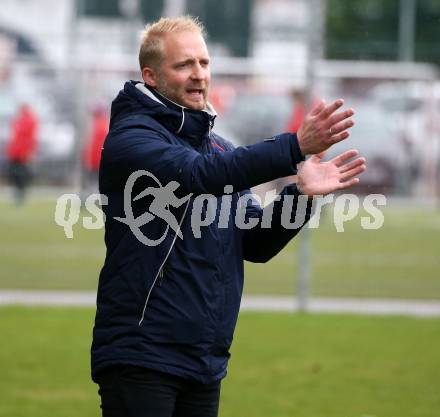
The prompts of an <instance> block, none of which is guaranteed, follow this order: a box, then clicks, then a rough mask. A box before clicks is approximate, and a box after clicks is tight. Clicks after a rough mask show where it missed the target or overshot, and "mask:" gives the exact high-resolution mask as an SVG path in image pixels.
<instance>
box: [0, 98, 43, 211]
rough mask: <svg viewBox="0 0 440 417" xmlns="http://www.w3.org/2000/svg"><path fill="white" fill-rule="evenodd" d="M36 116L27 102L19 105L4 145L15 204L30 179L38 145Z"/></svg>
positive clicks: (21, 198) (18, 201) (22, 199)
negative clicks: (31, 165)
mask: <svg viewBox="0 0 440 417" xmlns="http://www.w3.org/2000/svg"><path fill="white" fill-rule="evenodd" d="M37 135H38V118H37V115H36V114H35V113H34V111H33V110H32V108H31V107H30V106H29V105H28V104H23V105H21V106H20V108H19V110H18V113H17V115H16V117H14V119H13V120H12V123H11V134H10V138H9V141H8V144H7V147H6V158H7V160H8V162H9V177H10V180H11V182H12V184H13V186H14V200H15V203H16V204H17V205H21V204H22V203H23V202H24V198H25V194H26V189H27V188H28V186H29V183H30V182H31V179H32V173H31V170H30V167H29V164H30V163H31V161H32V159H33V158H34V157H35V154H36V152H37V147H38V140H37Z"/></svg>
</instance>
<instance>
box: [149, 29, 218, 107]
mask: <svg viewBox="0 0 440 417" xmlns="http://www.w3.org/2000/svg"><path fill="white" fill-rule="evenodd" d="M162 46H163V59H162V62H161V63H160V65H159V67H158V68H157V70H156V71H153V74H154V75H153V78H154V81H155V84H156V85H153V87H155V88H156V89H157V90H158V91H159V92H160V93H161V94H163V95H164V96H165V97H167V98H168V99H170V100H171V101H174V102H175V103H177V104H180V105H181V106H185V107H188V108H190V109H194V110H203V109H205V107H206V103H207V98H208V89H209V82H210V79H211V72H210V68H209V54H208V49H207V47H206V44H205V41H204V39H203V37H202V35H201V34H200V33H197V32H191V31H186V32H179V33H169V34H167V35H166V36H165V38H164V40H163V45H162Z"/></svg>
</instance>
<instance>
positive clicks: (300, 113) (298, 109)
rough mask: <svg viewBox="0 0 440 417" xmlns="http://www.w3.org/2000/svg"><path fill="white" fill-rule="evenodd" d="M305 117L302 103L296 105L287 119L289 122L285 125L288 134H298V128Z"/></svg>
mask: <svg viewBox="0 0 440 417" xmlns="http://www.w3.org/2000/svg"><path fill="white" fill-rule="evenodd" d="M305 115H306V107H305V106H304V104H302V103H298V104H296V105H295V107H294V108H293V112H292V115H291V116H290V118H289V122H288V124H287V130H288V131H289V132H293V133H296V132H298V129H299V127H300V126H301V123H302V121H303V120H304V117H305Z"/></svg>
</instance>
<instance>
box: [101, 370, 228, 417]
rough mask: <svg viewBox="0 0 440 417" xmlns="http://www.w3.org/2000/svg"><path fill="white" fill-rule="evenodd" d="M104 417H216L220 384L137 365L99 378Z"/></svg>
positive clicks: (106, 372)
mask: <svg viewBox="0 0 440 417" xmlns="http://www.w3.org/2000/svg"><path fill="white" fill-rule="evenodd" d="M96 379H97V382H98V384H99V391H98V392H99V395H100V396H101V408H102V416H103V417H217V416H218V406H219V398H220V381H217V382H214V383H210V384H202V383H200V382H196V381H190V380H187V379H184V378H180V377H177V376H174V375H170V374H166V373H162V372H157V371H152V370H148V369H144V368H141V367H137V366H125V365H123V366H115V367H112V368H109V369H106V370H105V371H103V373H102V374H100V375H99V376H98V377H97V378H96Z"/></svg>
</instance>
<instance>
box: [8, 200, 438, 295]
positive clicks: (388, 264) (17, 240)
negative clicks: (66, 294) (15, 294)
mask: <svg viewBox="0 0 440 417" xmlns="http://www.w3.org/2000/svg"><path fill="white" fill-rule="evenodd" d="M54 212H55V202H36V201H33V202H31V203H29V204H28V205H26V206H25V207H21V208H16V207H14V206H13V205H12V204H11V203H7V202H0V230H1V235H0V264H1V269H0V288H3V289H5V288H31V289H75V290H93V289H95V288H96V284H97V277H98V273H99V270H100V267H101V265H102V261H103V259H104V253H105V252H104V244H103V231H102V230H86V229H84V228H83V227H82V226H81V224H77V225H76V226H74V229H73V230H74V238H73V239H67V238H66V237H65V235H64V231H63V229H62V228H61V227H59V226H57V225H56V224H55V221H54ZM84 214H85V215H89V214H88V213H87V212H85V213H84ZM345 230H346V231H345V232H344V233H338V232H336V230H335V226H334V225H333V221H332V213H331V212H328V213H327V215H326V216H325V218H324V219H322V220H321V225H320V227H319V228H318V229H314V230H313V231H312V235H311V247H312V256H311V259H312V280H311V289H312V294H314V295H320V296H356V297H400V298H424V299H439V298H440V256H439V249H440V211H439V210H437V211H435V210H432V209H431V210H429V209H424V210H422V209H415V208H407V209H406V208H387V209H386V211H385V223H384V226H383V228H381V229H379V230H363V229H362V228H361V226H360V216H358V217H357V218H355V219H353V220H352V221H350V222H348V223H346V224H345ZM297 246H298V239H295V240H294V241H293V242H291V244H289V245H288V247H286V248H285V249H284V250H283V251H282V252H281V253H280V254H279V255H278V256H277V257H276V258H274V259H273V260H271V261H270V262H269V263H267V264H264V265H256V264H246V286H245V291H246V292H247V293H256V294H285V295H288V294H293V293H294V292H295V276H296V273H297V257H298V254H297Z"/></svg>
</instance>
